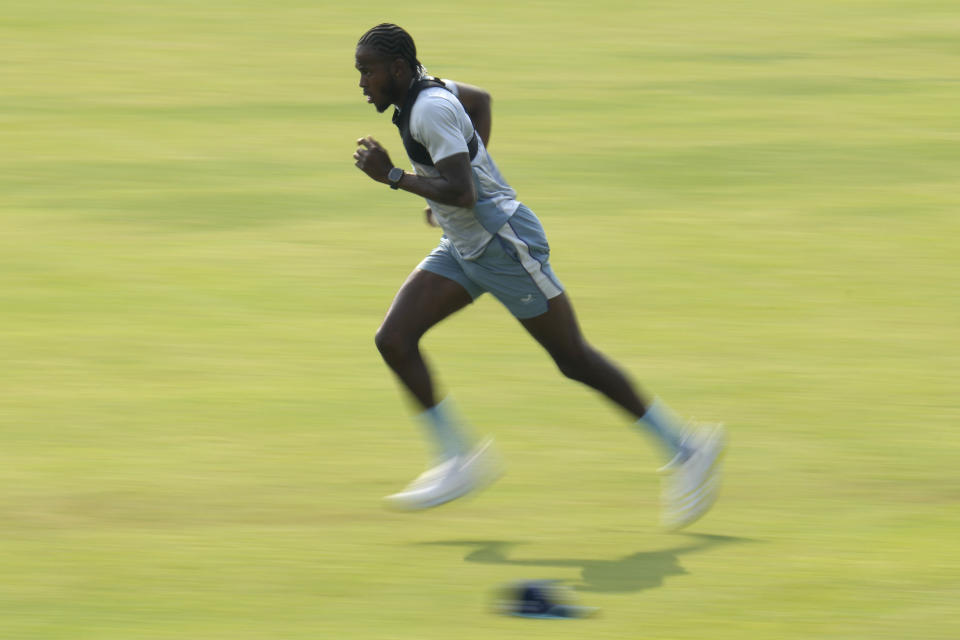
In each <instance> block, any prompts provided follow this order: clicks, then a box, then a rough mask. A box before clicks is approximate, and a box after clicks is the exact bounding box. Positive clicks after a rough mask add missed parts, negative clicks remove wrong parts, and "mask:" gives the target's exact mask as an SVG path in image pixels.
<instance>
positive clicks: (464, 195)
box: [456, 185, 477, 209]
mask: <svg viewBox="0 0 960 640" xmlns="http://www.w3.org/2000/svg"><path fill="white" fill-rule="evenodd" d="M475 204H477V190H476V188H474V186H473V185H470V188H469V189H464V190H463V191H461V192H460V197H459V198H458V199H457V202H456V205H457V206H458V207H463V208H464V209H473V206H474V205H475Z"/></svg>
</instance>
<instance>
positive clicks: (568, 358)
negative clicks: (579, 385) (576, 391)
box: [554, 344, 593, 382]
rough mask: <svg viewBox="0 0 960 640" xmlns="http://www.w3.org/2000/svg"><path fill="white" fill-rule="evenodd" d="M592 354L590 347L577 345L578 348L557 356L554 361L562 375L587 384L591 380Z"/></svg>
mask: <svg viewBox="0 0 960 640" xmlns="http://www.w3.org/2000/svg"><path fill="white" fill-rule="evenodd" d="M592 354H593V351H592V349H590V347H589V346H588V345H586V344H581V345H577V347H576V348H573V349H569V350H567V351H565V352H564V353H561V354H557V355H555V356H554V361H555V362H556V363H557V367H558V368H559V369H560V373H562V374H563V375H565V376H566V377H568V378H570V379H571V380H576V381H577V382H585V381H587V380H588V379H589V378H590V371H591V369H592Z"/></svg>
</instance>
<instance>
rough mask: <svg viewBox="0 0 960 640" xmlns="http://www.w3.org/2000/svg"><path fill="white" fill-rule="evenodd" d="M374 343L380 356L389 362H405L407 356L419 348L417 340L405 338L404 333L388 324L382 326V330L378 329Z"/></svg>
mask: <svg viewBox="0 0 960 640" xmlns="http://www.w3.org/2000/svg"><path fill="white" fill-rule="evenodd" d="M373 341H374V343H375V344H376V345H377V350H378V351H379V352H380V355H381V356H383V359H384V360H386V361H387V362H397V361H399V360H403V358H404V357H405V356H406V355H407V354H409V353H411V352H412V351H415V350H416V348H417V340H416V339H415V338H413V339H411V338H409V337H407V336H405V335H404V333H403V332H402V331H399V330H397V329H395V328H393V327H390V326H388V325H387V324H386V323H384V324H382V325H380V328H379V329H377V333H376V335H375V336H374V338H373Z"/></svg>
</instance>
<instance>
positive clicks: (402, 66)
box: [390, 58, 407, 79]
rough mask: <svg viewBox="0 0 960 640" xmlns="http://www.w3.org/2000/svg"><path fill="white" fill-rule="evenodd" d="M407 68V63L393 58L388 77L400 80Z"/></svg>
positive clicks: (401, 59)
mask: <svg viewBox="0 0 960 640" xmlns="http://www.w3.org/2000/svg"><path fill="white" fill-rule="evenodd" d="M406 68H407V61H406V60H404V59H403V58H394V60H393V62H391V63H390V75H391V76H393V77H394V78H397V79H400V78H401V77H402V76H403V73H404V71H406Z"/></svg>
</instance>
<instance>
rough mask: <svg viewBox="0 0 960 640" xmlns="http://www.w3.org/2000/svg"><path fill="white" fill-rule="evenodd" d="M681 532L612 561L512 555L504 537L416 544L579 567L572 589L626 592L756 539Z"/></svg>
mask: <svg viewBox="0 0 960 640" xmlns="http://www.w3.org/2000/svg"><path fill="white" fill-rule="evenodd" d="M683 535H684V537H686V538H688V539H690V541H689V542H688V543H687V544H682V545H677V546H674V547H670V548H669V549H663V550H660V551H638V552H637V553H632V554H630V555H628V556H623V557H622V558H617V559H615V560H595V559H590V558H518V557H511V550H512V549H513V547H516V546H518V545H519V544H521V543H519V542H511V541H507V540H439V541H436V542H421V543H418V544H421V545H438V546H449V547H468V548H471V547H472V549H471V550H470V551H469V552H468V553H467V555H466V556H464V558H463V559H464V560H466V561H467V562H480V563H483V564H505V565H511V566H518V567H557V568H565V567H574V568H576V567H580V568H581V574H580V578H581V582H578V583H574V584H572V585H570V586H572V587H573V588H574V589H577V590H578V591H595V592H602V593H627V592H631V591H643V590H645V589H655V588H657V587H660V586H662V585H663V581H664V578H666V577H667V576H680V575H685V574H686V573H687V571H686V569H684V568H683V567H682V566H680V556H683V555H687V554H690V553H698V552H701V551H708V550H710V549H712V548H715V547H718V546H721V545H727V544H742V543H747V542H755V541H754V540H751V539H749V538H736V537H732V536H718V535H708V534H683ZM564 582H566V581H564Z"/></svg>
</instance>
